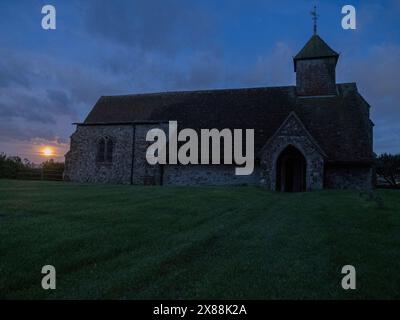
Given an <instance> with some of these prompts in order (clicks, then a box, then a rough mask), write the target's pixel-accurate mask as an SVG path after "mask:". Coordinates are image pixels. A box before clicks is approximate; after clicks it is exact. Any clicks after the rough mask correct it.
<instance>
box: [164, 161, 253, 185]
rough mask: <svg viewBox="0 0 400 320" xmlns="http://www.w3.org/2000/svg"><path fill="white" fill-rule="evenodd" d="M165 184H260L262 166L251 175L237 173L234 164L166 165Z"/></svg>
mask: <svg viewBox="0 0 400 320" xmlns="http://www.w3.org/2000/svg"><path fill="white" fill-rule="evenodd" d="M163 177H164V179H163V181H164V184H165V185H178V186H183V185H258V184H259V183H260V168H259V166H256V167H255V168H254V171H253V173H252V174H251V175H248V176H237V175H235V167H234V166H233V165H186V166H183V165H166V166H164V176H163Z"/></svg>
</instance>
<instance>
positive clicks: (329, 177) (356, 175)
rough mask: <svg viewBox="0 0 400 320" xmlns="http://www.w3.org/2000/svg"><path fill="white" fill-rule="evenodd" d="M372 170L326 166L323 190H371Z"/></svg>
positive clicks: (369, 168) (368, 168)
mask: <svg viewBox="0 0 400 320" xmlns="http://www.w3.org/2000/svg"><path fill="white" fill-rule="evenodd" d="M372 187H373V169H372V168H371V167H357V166H327V167H326V168H325V188H328V189H363V190H365V189H367V190H368V189H371V188H372Z"/></svg>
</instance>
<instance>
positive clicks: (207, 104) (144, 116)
mask: <svg viewBox="0 0 400 320" xmlns="http://www.w3.org/2000/svg"><path fill="white" fill-rule="evenodd" d="M337 87H338V95H337V96H325V97H307V98H300V97H298V96H297V94H296V87H295V86H288V87H270V88H248V89H229V90H210V91H188V92H166V93H154V94H137V95H125V96H107V97H101V98H100V99H99V100H98V102H97V103H96V105H95V106H94V107H93V109H92V111H91V112H90V113H89V115H88V117H87V118H86V120H85V122H84V125H90V124H113V123H114V124H117V123H130V122H137V121H144V122H145V121H169V120H177V121H178V125H179V128H180V129H182V128H193V129H196V130H200V129H202V128H210V129H211V128H217V129H224V128H231V129H254V130H255V152H256V153H257V152H258V151H259V150H260V149H261V148H262V146H263V145H264V144H265V143H266V141H267V140H268V138H269V137H271V136H272V135H273V134H274V133H275V131H276V130H277V129H278V128H279V126H280V125H281V124H282V122H283V121H284V120H285V118H286V117H287V116H288V115H289V113H290V112H291V111H294V112H295V113H296V114H297V115H298V117H299V118H300V119H301V121H302V122H303V123H304V125H305V127H306V128H307V130H308V131H309V132H310V133H311V135H312V136H313V137H314V138H315V140H316V141H317V142H318V144H319V146H321V148H322V149H323V150H324V152H325V153H326V154H327V156H328V160H332V161H350V162H357V161H370V160H371V159H372V157H373V153H372V150H371V149H370V146H369V143H368V141H369V140H368V138H367V137H368V135H369V132H370V120H369V116H368V114H369V105H368V104H367V103H366V102H365V100H364V99H363V98H362V96H361V95H360V94H359V93H358V91H357V87H356V85H355V84H354V83H351V84H339V85H338V86H337Z"/></svg>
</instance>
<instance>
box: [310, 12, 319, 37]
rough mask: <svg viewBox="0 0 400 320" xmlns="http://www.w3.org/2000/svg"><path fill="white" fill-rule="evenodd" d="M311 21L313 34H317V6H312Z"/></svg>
mask: <svg viewBox="0 0 400 320" xmlns="http://www.w3.org/2000/svg"><path fill="white" fill-rule="evenodd" d="M311 15H312V19H313V21H314V34H317V21H318V17H319V14H317V6H314V11H311Z"/></svg>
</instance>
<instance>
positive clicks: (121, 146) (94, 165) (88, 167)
mask: <svg viewBox="0 0 400 320" xmlns="http://www.w3.org/2000/svg"><path fill="white" fill-rule="evenodd" d="M104 136H107V137H109V138H111V139H112V140H113V142H114V151H113V159H112V162H111V163H107V162H102V163H100V162H98V161H97V159H96V157H97V148H98V140H99V139H100V138H101V137H104ZM131 154H132V127H131V126H101V125H96V126H78V127H77V128H76V131H75V132H74V133H73V134H72V136H71V148H70V151H69V152H68V153H67V154H66V156H65V172H64V179H65V180H70V181H74V182H80V183H85V182H90V183H119V184H128V183H130V170H131V161H130V159H131Z"/></svg>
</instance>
